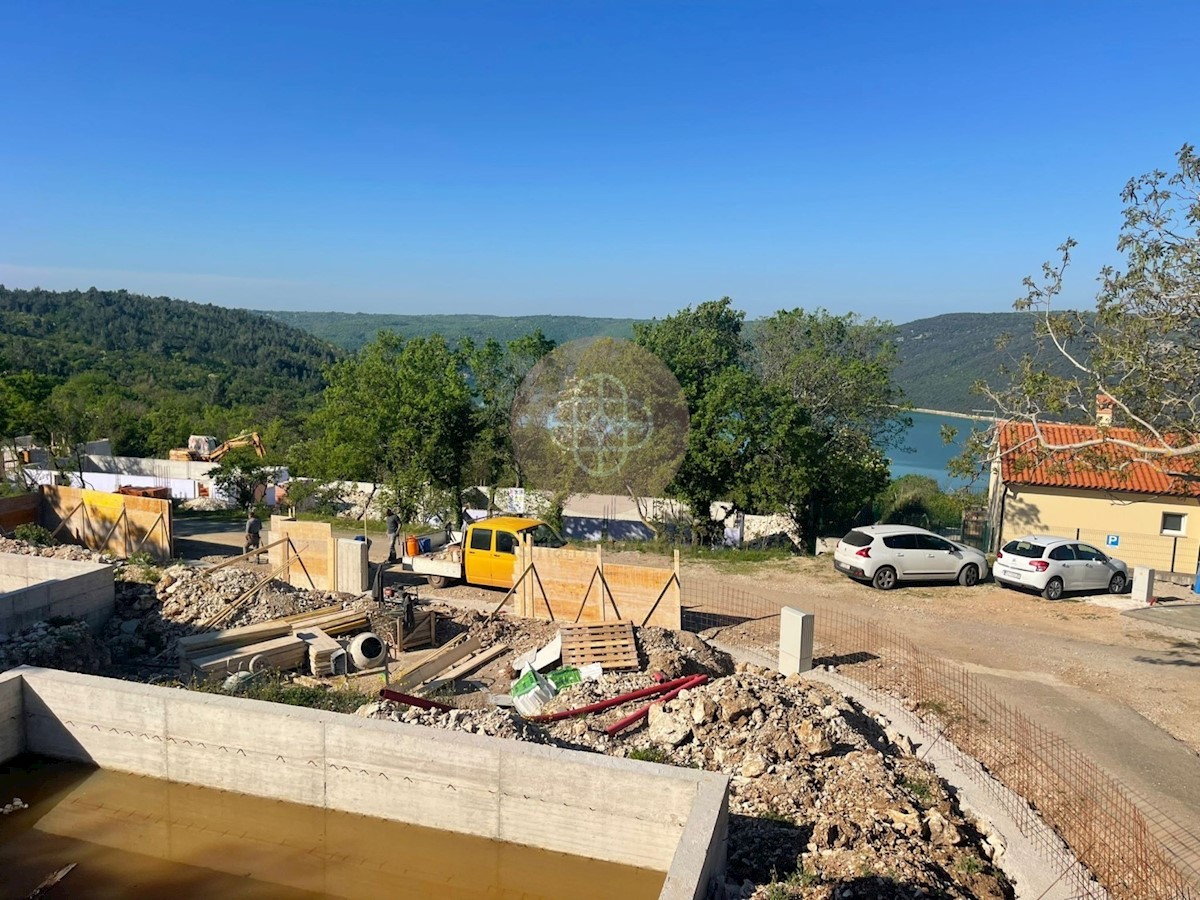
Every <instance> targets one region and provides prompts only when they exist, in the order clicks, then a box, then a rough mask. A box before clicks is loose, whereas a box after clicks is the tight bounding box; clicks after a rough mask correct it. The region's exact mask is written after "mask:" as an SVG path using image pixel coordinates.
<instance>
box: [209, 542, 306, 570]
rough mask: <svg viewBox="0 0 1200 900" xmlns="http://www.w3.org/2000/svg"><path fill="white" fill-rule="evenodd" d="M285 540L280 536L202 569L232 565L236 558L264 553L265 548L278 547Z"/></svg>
mask: <svg viewBox="0 0 1200 900" xmlns="http://www.w3.org/2000/svg"><path fill="white" fill-rule="evenodd" d="M286 540H287V538H280V539H279V540H277V541H271V543H269V544H267V546H265V547H259V548H258V549H257V550H251V551H250V552H249V553H243V554H241V555H240V556H234V557H231V558H230V559H223V560H221V561H220V562H219V563H216V564H215V565H211V566H209V567H208V568H207V569H205V570H204V571H205V572H215V571H217V569H223V568H225V567H226V566H229V565H233V564H234V563H235V562H237V561H238V560H241V559H245V558H246V557H247V556H254V555H256V554H259V553H265V552H266V551H267V550H270V549H271V548H272V547H278V546H279V545H280V544H282V543H284V542H285V541H286Z"/></svg>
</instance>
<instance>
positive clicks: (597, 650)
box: [560, 621, 638, 670]
mask: <svg viewBox="0 0 1200 900" xmlns="http://www.w3.org/2000/svg"><path fill="white" fill-rule="evenodd" d="M560 633H561V635H562V660H563V665H564V666H584V665H588V664H590V663H599V664H600V667H601V668H602V669H605V670H608V669H636V668H638V656H637V642H636V640H635V639H634V636H633V623H632V622H630V621H623V622H604V623H596V624H594V625H564V626H563V627H562V629H561V631H560Z"/></svg>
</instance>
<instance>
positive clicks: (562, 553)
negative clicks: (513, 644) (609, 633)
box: [513, 536, 680, 630]
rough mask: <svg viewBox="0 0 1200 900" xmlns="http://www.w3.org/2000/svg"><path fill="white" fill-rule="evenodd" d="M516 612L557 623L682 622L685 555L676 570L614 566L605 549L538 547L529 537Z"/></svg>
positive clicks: (517, 568)
mask: <svg viewBox="0 0 1200 900" xmlns="http://www.w3.org/2000/svg"><path fill="white" fill-rule="evenodd" d="M513 585H514V593H515V595H516V601H515V608H514V610H513V611H514V612H515V613H516V614H517V615H519V616H524V617H526V618H531V619H549V620H551V621H554V622H608V621H617V620H621V619H624V620H628V621H632V622H633V623H634V624H636V625H655V626H658V627H660V628H673V629H676V630H678V629H679V627H680V602H679V554H678V553H676V554H675V565H674V568H672V569H665V568H657V567H653V566H630V565H613V564H612V563H608V562H605V560H604V551H603V550H602V549H601V548H600V547H597V548H596V549H595V550H594V551H590V550H555V549H551V548H548V547H535V546H533V544H532V543H531V542H530V540H529V538H528V536H526V537H524V538H523V540H522V542H521V544H520V545H519V546H518V548H517V555H516V558H515V562H514V565H513Z"/></svg>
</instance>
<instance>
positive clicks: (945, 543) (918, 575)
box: [833, 525, 988, 591]
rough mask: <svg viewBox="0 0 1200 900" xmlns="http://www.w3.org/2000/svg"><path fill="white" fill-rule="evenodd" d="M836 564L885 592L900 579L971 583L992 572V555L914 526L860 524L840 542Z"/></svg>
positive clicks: (834, 559)
mask: <svg viewBox="0 0 1200 900" xmlns="http://www.w3.org/2000/svg"><path fill="white" fill-rule="evenodd" d="M833 565H834V567H835V568H836V569H837V570H838V571H839V572H844V573H845V574H846V575H849V576H850V577H851V578H855V579H858V580H860V581H869V582H871V584H872V585H873V586H874V587H877V588H879V589H880V590H881V591H888V590H891V589H892V588H894V587H895V586H896V583H897V582H898V581H935V580H936V581H957V582H958V583H959V584H961V585H965V586H967V587H970V586H971V585H974V584H978V583H979V582H980V581H982V580H983V579H984V578H986V577H987V572H988V564H987V557H986V556H984V555H983V554H982V553H980V552H979V551H978V550H975V549H974V548H972V547H968V546H966V545H965V544H958V543H955V542H954V541H950V540H947V539H946V538H944V537H941V536H940V535H936V534H934V533H933V532H932V531H926V530H925V529H924V528H916V527H914V526H912V525H867V526H864V527H862V528H855V529H854V530H853V531H851V532H850V533H849V534H847V535H846V536H845V537H844V538H842V540H841V541H840V542H839V543H838V545H837V550H835V551H834V553H833Z"/></svg>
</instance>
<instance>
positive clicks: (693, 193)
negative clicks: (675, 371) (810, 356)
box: [0, 0, 1200, 322]
mask: <svg viewBox="0 0 1200 900" xmlns="http://www.w3.org/2000/svg"><path fill="white" fill-rule="evenodd" d="M1197 33H1200V4H1195V3H1186V4H1185V3H1180V4H1168V3H1155V4H1151V5H1136V6H1135V5H1133V4H1127V3H1124V4H1116V3H1097V2H1087V3H1082V2H1081V3H1061V2H1054V3H1050V2H1029V3H1025V2H1005V3H994V4H984V3H976V2H965V0H964V2H956V3H912V2H905V3H891V4H871V3H855V4H847V3H840V2H838V3H834V2H828V3H800V2H786V3H764V2H752V0H751V2H738V3H734V2H730V3H707V2H692V3H684V2H670V3H663V2H650V0H639V2H628V3H624V2H606V3H599V2H573V0H552V2H544V3H528V2H486V3H485V2H475V3H458V2H449V0H437V2H420V3H418V2H405V3H401V2H397V3H382V2H380V3H365V2H364V3H343V4H336V5H335V4H332V3H330V4H314V3H303V2H287V3H256V2H237V3H228V4H225V3H216V2H210V3H204V4H188V5H185V4H177V3H160V2H155V3H83V2H80V3H73V4H61V3H52V2H37V3H23V2H16V0H0V59H3V73H4V74H3V78H0V121H3V123H4V125H5V129H4V131H5V136H4V138H3V140H0V202H2V206H0V209H2V210H3V212H2V213H0V283H4V284H7V285H8V286H10V287H32V286H34V285H41V286H44V287H48V288H56V289H65V288H73V287H88V286H90V285H95V286H96V287H100V288H120V287H124V288H128V289H130V290H136V291H140V292H144V293H154V294H159V293H162V294H168V295H172V296H179V297H183V298H186V299H191V300H198V301H203V302H213V303H220V304H224V305H229V306H246V307H252V308H263V309H310V310H341V311H363V312H393V313H415V312H483V313H496V314H530V313H569V314H576V315H613V316H651V315H658V316H662V315H666V314H669V313H670V312H672V311H674V310H676V309H678V308H680V307H682V306H684V305H687V304H692V303H696V302H699V301H702V300H705V299H710V298H715V297H720V296H723V295H729V296H732V297H733V298H734V300H735V301H736V302H737V304H738V305H739V307H741V308H742V309H745V310H746V311H747V312H748V313H749V314H750V315H751V316H758V315H765V314H769V313H770V312H772V311H774V310H776V309H780V308H791V307H794V306H804V307H816V306H825V307H826V308H829V309H831V310H834V311H838V312H841V311H847V310H853V311H856V312H859V313H862V314H864V315H878V316H882V317H885V318H891V319H893V320H895V321H898V322H900V321H907V320H910V319H914V318H920V317H922V316H925V315H935V314H937V313H940V312H948V311H965V310H975V311H1000V310H1006V309H1009V308H1010V304H1011V302H1012V300H1013V298H1014V297H1015V296H1016V295H1017V294H1018V293H1020V281H1021V278H1022V277H1023V276H1024V275H1026V274H1029V273H1031V272H1034V271H1035V270H1037V268H1038V267H1039V266H1040V264H1041V262H1042V261H1043V260H1044V259H1047V258H1049V257H1051V256H1052V255H1053V254H1054V249H1055V247H1056V246H1057V245H1058V244H1059V243H1060V242H1061V241H1062V239H1063V238H1064V237H1066V236H1067V235H1073V236H1074V237H1076V238H1077V239H1078V240H1080V242H1081V246H1080V248H1079V250H1078V251H1077V255H1076V259H1077V264H1076V266H1075V267H1074V269H1073V277H1072V278H1071V281H1070V287H1069V297H1070V299H1071V300H1072V301H1073V302H1075V303H1078V304H1083V303H1087V302H1089V301H1090V298H1091V296H1092V291H1093V287H1094V281H1093V279H1094V276H1095V274H1096V270H1097V269H1098V267H1099V266H1100V265H1101V264H1102V263H1103V262H1106V261H1112V260H1114V259H1115V257H1114V255H1113V244H1114V242H1115V238H1116V233H1117V228H1118V226H1119V224H1120V217H1119V213H1120V204H1119V200H1118V193H1119V191H1120V188H1121V187H1122V185H1123V184H1124V183H1125V181H1126V180H1127V179H1128V178H1129V177H1130V176H1132V175H1135V174H1139V173H1141V172H1144V171H1146V170H1149V169H1152V168H1155V167H1161V168H1168V169H1169V168H1170V167H1171V166H1172V163H1173V155H1174V153H1175V151H1176V150H1177V149H1178V148H1179V146H1180V145H1181V144H1183V143H1184V142H1185V141H1191V142H1196V141H1197V139H1198V138H1200V127H1198V125H1200V94H1198V93H1197V92H1196V91H1194V90H1192V89H1191V86H1192V85H1193V84H1194V81H1195V68H1194V60H1195V39H1196V38H1195V36H1196V34H1197Z"/></svg>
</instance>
